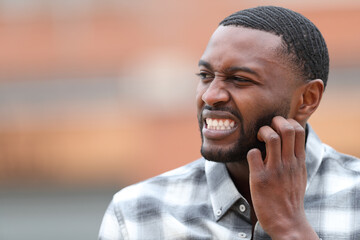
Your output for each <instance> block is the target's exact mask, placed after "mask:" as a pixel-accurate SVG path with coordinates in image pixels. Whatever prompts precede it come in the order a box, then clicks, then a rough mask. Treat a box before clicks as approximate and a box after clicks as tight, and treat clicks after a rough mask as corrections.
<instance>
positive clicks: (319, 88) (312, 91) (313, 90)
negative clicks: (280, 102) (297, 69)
mask: <svg viewBox="0 0 360 240" xmlns="http://www.w3.org/2000/svg"><path fill="white" fill-rule="evenodd" d="M300 91H301V96H300V98H298V104H297V109H296V113H295V117H294V119H295V120H297V121H298V122H299V123H300V124H302V123H303V124H302V125H303V126H305V123H306V122H307V120H308V119H309V117H310V116H311V115H312V114H313V113H314V112H315V110H316V109H317V107H318V106H319V104H320V101H321V98H322V94H323V92H324V83H323V81H322V80H321V79H315V80H311V81H310V82H308V83H306V84H305V85H304V86H302V87H301V89H300Z"/></svg>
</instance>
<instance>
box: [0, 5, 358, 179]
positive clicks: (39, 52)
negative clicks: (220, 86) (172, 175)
mask: <svg viewBox="0 0 360 240" xmlns="http://www.w3.org/2000/svg"><path fill="white" fill-rule="evenodd" d="M289 2H291V3H289ZM338 2H339V1H338ZM263 3H264V1H263V2H260V1H250V0H247V1H235V0H232V1H230V0H228V1H222V2H221V3H220V2H219V1H213V2H209V1H205V0H197V1H190V0H185V1H176V2H175V1H166V0H152V1H145V0H139V1H130V0H128V1H125V0H122V1H115V0H109V1H96V0H81V1H80V0H74V1H58V0H56V1H55V0H54V1H46V0H29V1H20V0H2V1H0V181H1V182H2V184H4V185H7V184H21V185H22V184H28V183H33V184H34V183H35V184H37V183H50V184H76V185H83V184H88V185H102V184H128V183H131V182H135V181H138V180H142V179H145V178H147V177H150V176H153V175H155V174H158V173H160V172H163V171H166V170H170V169H172V168H174V167H177V166H180V165H182V164H184V163H187V162H190V161H192V160H195V159H196V158H198V157H199V156H200V153H199V147H200V137H199V131H198V129H197V120H196V111H195V101H194V99H195V97H194V96H195V87H196V84H197V79H196V77H195V75H194V73H195V72H196V71H197V60H198V58H199V57H200V56H201V54H202V51H203V50H204V48H205V46H206V44H207V41H208V39H209V37H210V36H211V34H212V32H213V31H214V29H215V28H216V27H217V24H218V22H219V21H220V20H222V19H223V18H224V17H225V16H227V15H229V14H231V13H232V12H234V11H236V10H240V9H242V8H246V7H252V6H257V5H259V4H263ZM267 4H277V5H281V6H284V7H289V8H292V9H294V10H296V11H299V12H301V13H302V14H304V15H305V16H307V17H308V18H309V19H311V20H312V21H313V22H314V23H315V24H316V25H317V26H318V27H319V29H320V30H321V32H322V33H323V35H324V37H325V39H326V40H327V44H328V48H329V51H330V59H331V70H330V80H329V85H328V89H327V90H326V92H325V95H324V100H323V103H322V105H321V107H320V108H319V110H318V112H317V113H316V114H315V115H314V116H313V118H312V120H311V121H310V123H311V124H312V126H313V128H314V129H315V130H316V131H317V132H318V134H319V136H320V138H321V139H322V140H323V141H324V142H326V143H328V144H329V145H332V146H333V147H335V148H337V149H338V150H340V151H343V152H346V153H348V154H352V155H356V156H358V157H360V147H359V142H358V141H357V139H356V137H357V136H358V135H359V134H360V126H359V123H360V107H359V103H360V96H359V95H360V94H359V93H358V92H359V90H360V83H359V81H358V76H360V31H358V25H359V24H360V4H358V3H356V2H355V1H350V0H345V1H341V5H339V4H338V3H333V2H331V1H316V2H315V1H309V0H307V1H288V2H285V1H272V2H271V3H267Z"/></svg>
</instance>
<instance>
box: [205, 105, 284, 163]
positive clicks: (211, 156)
mask: <svg viewBox="0 0 360 240" xmlns="http://www.w3.org/2000/svg"><path fill="white" fill-rule="evenodd" d="M204 109H207V110H213V111H215V110H218V111H219V110H220V111H228V112H230V113H231V114H233V115H234V116H236V117H237V118H238V119H239V120H240V126H239V127H240V132H241V134H240V137H239V138H238V139H237V141H236V142H234V144H233V145H232V146H231V147H228V148H226V149H224V148H220V147H219V148H212V149H205V148H204V136H203V134H202V128H203V124H204V121H203V118H202V111H203V110H204ZM289 110H290V104H289V102H283V103H282V104H281V106H278V108H277V109H275V110H268V111H264V112H263V113H262V114H261V116H260V117H259V118H257V119H255V120H252V121H251V123H250V124H249V126H247V127H246V128H245V125H244V121H243V117H242V115H241V114H240V113H239V112H237V111H234V110H232V109H230V108H227V107H222V108H218V107H210V106H205V107H204V108H203V109H202V111H201V112H200V114H199V115H198V121H199V127H200V133H201V141H202V144H201V155H202V156H203V157H204V158H205V159H207V160H209V161H214V162H223V163H228V162H239V163H246V159H247V153H248V152H249V151H250V150H251V149H253V148H257V149H259V150H260V152H261V155H262V157H263V159H265V156H266V147H265V143H264V142H261V141H259V140H258V138H257V133H258V132H259V129H260V128H261V127H262V126H265V125H267V126H270V125H271V122H272V119H273V118H274V117H276V116H282V117H284V118H286V117H287V116H288V114H289Z"/></svg>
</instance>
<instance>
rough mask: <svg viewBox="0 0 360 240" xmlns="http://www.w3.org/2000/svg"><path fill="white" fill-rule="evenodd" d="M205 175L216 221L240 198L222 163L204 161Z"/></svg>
mask: <svg viewBox="0 0 360 240" xmlns="http://www.w3.org/2000/svg"><path fill="white" fill-rule="evenodd" d="M205 174H206V179H207V182H208V187H209V194H210V200H211V204H212V208H213V212H214V216H215V219H216V221H218V220H219V219H220V218H221V217H222V216H223V215H224V214H225V213H226V212H227V211H228V210H229V208H230V207H231V206H232V205H233V204H234V203H235V202H236V201H237V200H239V199H240V198H241V195H240V193H239V192H238V190H237V189H236V187H235V185H234V183H233V181H232V180H231V178H230V176H229V173H228V171H227V169H226V166H225V164H224V163H218V162H211V161H205Z"/></svg>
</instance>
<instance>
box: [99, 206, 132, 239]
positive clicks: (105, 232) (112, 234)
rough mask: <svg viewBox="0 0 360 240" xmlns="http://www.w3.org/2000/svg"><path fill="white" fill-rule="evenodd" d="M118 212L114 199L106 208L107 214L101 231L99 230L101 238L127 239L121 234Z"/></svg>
mask: <svg viewBox="0 0 360 240" xmlns="http://www.w3.org/2000/svg"><path fill="white" fill-rule="evenodd" d="M117 215H118V214H116V212H115V204H114V200H112V201H111V203H110V205H109V206H108V208H107V209H106V212H105V215H104V217H103V220H102V223H101V226H100V231H99V238H98V239H99V240H122V239H126V237H124V236H123V235H122V234H121V226H120V224H121V223H120V222H119V219H118V217H117Z"/></svg>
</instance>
